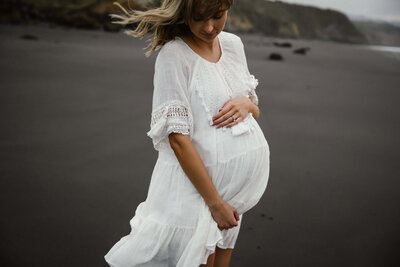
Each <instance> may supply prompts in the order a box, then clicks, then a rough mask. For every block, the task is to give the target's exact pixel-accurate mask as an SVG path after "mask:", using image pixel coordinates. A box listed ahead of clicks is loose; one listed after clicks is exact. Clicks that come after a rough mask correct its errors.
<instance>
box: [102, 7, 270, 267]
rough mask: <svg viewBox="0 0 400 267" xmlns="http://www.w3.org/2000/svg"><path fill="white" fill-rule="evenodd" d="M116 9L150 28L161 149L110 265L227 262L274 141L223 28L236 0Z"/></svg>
mask: <svg viewBox="0 0 400 267" xmlns="http://www.w3.org/2000/svg"><path fill="white" fill-rule="evenodd" d="M116 4H117V5H118V6H119V7H120V8H121V9H122V10H123V11H124V13H125V14H126V16H125V15H116V14H112V16H113V17H114V18H119V19H120V21H119V22H117V23H120V24H129V23H138V24H137V28H136V29H135V30H134V31H126V33H127V34H130V35H132V36H135V37H142V36H144V35H145V34H146V33H147V32H148V30H149V28H151V29H152V35H151V41H152V42H151V43H150V44H149V46H148V47H150V48H151V49H150V51H148V52H147V53H146V55H150V54H151V53H152V52H153V51H156V50H159V53H158V55H157V58H156V62H155V73H154V92H153V103H152V114H151V123H150V130H149V131H148V132H147V135H148V136H149V137H150V138H152V142H153V144H154V149H155V150H157V151H158V159H157V162H156V163H155V166H154V170H153V173H152V176H151V182H150V187H149V190H148V194H147V198H146V200H145V201H143V202H142V203H140V204H139V205H138V206H137V208H136V211H135V215H134V216H133V218H132V219H131V221H130V226H131V232H130V233H129V234H128V235H126V236H124V237H122V238H121V239H120V240H119V241H118V242H117V243H116V244H115V245H114V246H113V247H112V248H111V249H110V251H109V252H108V253H107V255H105V260H106V261H107V263H108V264H109V265H110V266H113V267H133V266H148V267H157V266H163V267H169V266H171V267H172V266H179V267H198V266H209V267H210V266H215V267H227V266H229V262H230V259H231V254H232V249H233V248H234V246H235V242H236V240H237V237H238V234H239V229H240V225H241V222H242V216H243V214H244V213H245V212H246V211H248V210H249V209H251V208H252V207H254V206H255V205H256V204H257V203H258V201H259V200H260V198H261V197H262V195H263V193H264V192H265V189H266V187H267V183H268V177H269V156H270V151H269V145H268V143H267V141H266V139H265V137H264V134H263V132H262V130H261V128H260V126H259V125H258V123H257V121H256V119H257V118H258V116H259V108H258V97H257V95H256V92H255V89H256V86H257V84H258V81H257V80H256V79H255V78H254V76H253V75H251V74H250V73H249V70H248V67H247V61H246V57H245V53H244V47H243V43H242V42H241V39H240V38H239V37H238V36H236V35H234V34H232V33H228V32H225V31H223V29H224V26H225V22H226V20H227V15H228V9H229V8H230V6H231V5H232V4H233V0H165V1H163V2H162V4H161V6H160V7H158V8H154V9H151V10H147V11H129V12H128V11H127V10H126V9H125V8H123V7H122V6H121V5H119V4H118V3H116Z"/></svg>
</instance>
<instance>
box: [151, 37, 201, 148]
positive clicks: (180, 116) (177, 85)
mask: <svg viewBox="0 0 400 267" xmlns="http://www.w3.org/2000/svg"><path fill="white" fill-rule="evenodd" d="M188 72H189V70H188V67H187V66H186V64H184V61H183V59H181V58H180V57H179V51H177V49H174V47H173V46H170V44H169V43H167V44H165V45H164V46H163V47H162V48H161V49H160V52H159V53H158V55H157V58H156V62H155V69H154V80H153V83H154V91H153V103H152V113H151V122H150V130H149V131H148V132H147V136H149V137H150V138H152V141H153V145H154V149H155V150H157V151H160V150H163V149H164V148H166V149H168V148H170V144H169V139H168V135H169V134H170V133H172V132H174V133H180V134H184V135H189V136H190V138H191V134H192V133H193V117H192V111H191V107H190V100H189V94H188V78H187V77H188Z"/></svg>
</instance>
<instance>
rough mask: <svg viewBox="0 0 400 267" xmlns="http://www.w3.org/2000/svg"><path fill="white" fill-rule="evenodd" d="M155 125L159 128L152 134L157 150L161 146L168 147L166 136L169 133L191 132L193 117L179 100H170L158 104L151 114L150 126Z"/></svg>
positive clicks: (153, 126)
mask: <svg viewBox="0 0 400 267" xmlns="http://www.w3.org/2000/svg"><path fill="white" fill-rule="evenodd" d="M159 124H160V125H159ZM161 124H162V125H161ZM157 127H159V128H160V130H158V131H157V134H155V135H154V136H153V143H154V146H155V148H156V149H157V150H159V149H160V148H162V147H166V148H170V145H169V141H168V138H167V137H168V135H169V134H170V133H180V134H184V135H191V134H192V133H193V117H192V113H191V110H190V108H189V107H187V105H185V104H184V103H181V102H180V101H170V102H168V103H164V104H162V105H160V106H159V107H157V108H155V109H154V111H153V112H152V115H151V123H150V128H151V129H154V128H157Z"/></svg>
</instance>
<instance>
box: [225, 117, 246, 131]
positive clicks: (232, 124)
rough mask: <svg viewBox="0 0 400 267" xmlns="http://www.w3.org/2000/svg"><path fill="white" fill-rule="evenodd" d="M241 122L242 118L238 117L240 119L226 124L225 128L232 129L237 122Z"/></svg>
mask: <svg viewBox="0 0 400 267" xmlns="http://www.w3.org/2000/svg"><path fill="white" fill-rule="evenodd" d="M242 120H243V117H241V116H240V117H238V118H236V120H235V121H233V122H231V123H229V124H227V125H226V126H225V127H227V128H229V127H232V126H234V125H236V124H238V123H239V122H241V121H242Z"/></svg>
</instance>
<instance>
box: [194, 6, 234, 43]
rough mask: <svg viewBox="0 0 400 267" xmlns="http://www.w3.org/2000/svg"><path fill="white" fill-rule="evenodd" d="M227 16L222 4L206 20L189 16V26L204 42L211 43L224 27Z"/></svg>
mask: <svg viewBox="0 0 400 267" xmlns="http://www.w3.org/2000/svg"><path fill="white" fill-rule="evenodd" d="M227 17H228V9H227V8H226V7H225V5H222V6H221V8H220V9H219V11H218V13H216V14H214V16H213V17H211V18H210V19H208V20H200V19H196V18H193V17H192V18H190V21H189V28H190V31H191V32H192V33H193V35H194V36H195V37H197V38H199V39H201V40H202V41H204V42H206V43H211V42H213V40H214V39H215V37H217V35H218V34H219V33H220V32H221V31H222V30H223V29H224V27H225V22H226V19H227Z"/></svg>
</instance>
